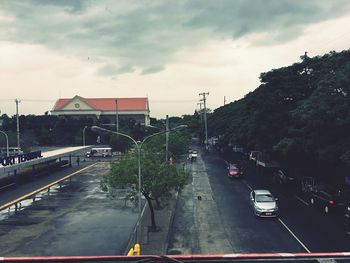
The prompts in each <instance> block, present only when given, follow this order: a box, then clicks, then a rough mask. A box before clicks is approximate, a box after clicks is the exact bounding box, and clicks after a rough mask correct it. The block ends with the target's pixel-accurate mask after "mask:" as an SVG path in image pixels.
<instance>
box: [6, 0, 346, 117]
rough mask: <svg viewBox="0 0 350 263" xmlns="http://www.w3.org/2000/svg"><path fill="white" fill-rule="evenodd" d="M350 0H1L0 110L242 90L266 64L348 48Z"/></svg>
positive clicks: (213, 97)
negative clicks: (77, 100) (60, 102)
mask: <svg viewBox="0 0 350 263" xmlns="http://www.w3.org/2000/svg"><path fill="white" fill-rule="evenodd" d="M349 25H350V1H348V0H334V1H328V0H324V1H321V0H309V1H295V0H294V1H293V0H288V1H287V0H269V1H266V0H221V1H220V0H217V1H209V0H207V1H206V0H191V1H190V0H188V1H186V0H183V1H162V0H152V1H147V0H142V1H141V0H139V1H126V0H125V1H123V0H119V1H114V0H99V1H97V0H60V1H53V0H51V1H49V0H27V1H14V0H0V92H1V97H0V110H1V113H2V114H3V113H6V114H8V115H12V114H14V112H15V103H14V99H15V98H19V99H21V101H22V102H21V104H20V112H21V113H22V114H43V113H44V112H45V111H47V110H50V109H51V108H52V107H53V104H54V102H55V100H57V99H58V98H71V97H73V96H75V95H79V96H82V97H144V96H148V98H149V100H150V108H151V116H152V117H164V116H165V115H166V114H169V115H171V116H175V115H177V116H180V115H182V114H192V113H193V112H194V110H195V109H196V108H197V102H198V99H199V96H198V93H200V92H209V93H210V94H209V96H208V107H209V108H211V109H215V108H217V107H220V106H221V105H223V103H224V96H226V100H227V102H232V101H234V100H237V99H240V98H242V97H243V96H244V95H245V94H247V93H248V92H250V91H252V90H254V89H255V88H256V87H257V86H258V85H259V74H260V73H261V72H266V71H269V70H271V69H273V68H278V67H281V66H287V65H290V64H292V63H294V62H298V61H299V57H300V56H301V55H302V54H303V53H304V52H305V51H308V54H309V55H310V56H316V55H322V54H324V53H326V52H329V51H330V50H336V51H341V50H344V49H349V48H350V45H349V44H350V30H349Z"/></svg>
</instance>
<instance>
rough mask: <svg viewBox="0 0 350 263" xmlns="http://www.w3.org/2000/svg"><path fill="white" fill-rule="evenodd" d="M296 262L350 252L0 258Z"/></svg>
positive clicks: (18, 259)
mask: <svg viewBox="0 0 350 263" xmlns="http://www.w3.org/2000/svg"><path fill="white" fill-rule="evenodd" d="M279 259H281V260H284V261H294V260H312V259H336V260H349V259H350V252H332V253H251V254H239V253H237V254H200V255H166V256H157V255H141V256H131V257H130V256H49V257H0V261H5V262H101V261H114V262H121V261H123V262H137V261H142V262H210V261H212V262H220V261H221V262H225V261H237V262H239V261H247V260H249V261H262V260H263V261H275V260H279Z"/></svg>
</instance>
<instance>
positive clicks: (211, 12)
mask: <svg viewBox="0 0 350 263" xmlns="http://www.w3.org/2000/svg"><path fill="white" fill-rule="evenodd" d="M349 10H350V1H348V0H335V1H328V0H324V1H321V0H309V1H295V0H288V1H287V0H269V1H266V0H250V1H249V0H235V1H232V0H221V1H219V0H218V1H212V0H188V1H175V0H174V1H160V0H159V1H156V0H152V1H151V0H149V1H147V0H145V1H127V0H124V1H123V0H120V1H113V0H101V1H96V0H75V1H74V0H69V1H68V0H60V1H54V0H52V1H49V0H32V1H12V0H11V1H10V0H8V1H0V11H1V13H4V14H6V15H8V16H10V17H12V18H13V19H12V20H11V19H10V20H9V21H8V22H5V23H2V24H0V31H2V32H6V33H5V34H4V33H3V34H2V35H1V37H2V39H3V40H9V41H15V42H25V43H36V44H43V45H46V46H47V47H49V48H52V49H59V50H61V51H63V52H65V53H66V54H69V55H77V56H83V57H94V58H96V59H98V60H99V61H105V63H106V65H105V66H103V67H102V68H100V69H99V70H98V72H97V74H100V75H104V76H106V75H112V76H114V75H118V74H122V73H126V72H131V71H134V70H140V72H141V73H142V74H150V73H155V72H159V71H161V70H163V69H164V68H165V66H166V64H167V63H169V62H171V60H172V59H173V56H174V54H175V53H176V52H177V51H179V50H181V49H183V48H187V47H196V45H199V44H201V43H202V42H203V41H206V40H209V39H225V38H227V39H230V38H234V39H237V38H240V37H243V36H247V35H249V34H251V33H261V32H273V33H274V34H273V35H269V39H266V40H261V39H260V40H259V42H256V43H252V44H259V45H261V44H264V45H272V44H275V43H281V42H287V41H290V40H292V39H294V38H296V37H297V36H298V35H300V33H301V32H302V30H303V29H304V27H305V26H307V25H310V24H312V23H316V22H320V21H324V20H327V19H332V18H335V17H338V16H341V15H343V14H345V13H346V12H349ZM9 28H11V29H12V30H8V29H9ZM111 60H114V61H116V65H118V66H116V65H114V64H110V63H109V61H111Z"/></svg>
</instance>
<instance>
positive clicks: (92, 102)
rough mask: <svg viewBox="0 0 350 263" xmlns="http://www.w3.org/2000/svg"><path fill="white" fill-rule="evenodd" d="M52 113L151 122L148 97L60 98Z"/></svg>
mask: <svg viewBox="0 0 350 263" xmlns="http://www.w3.org/2000/svg"><path fill="white" fill-rule="evenodd" d="M51 114H52V115H57V116H72V117H76V118H78V117H88V118H93V119H99V120H101V121H103V122H112V123H113V122H114V121H115V120H116V116H117V115H118V118H119V119H134V120H135V121H136V122H138V123H144V124H146V125H149V124H150V110H149V103H148V98H83V97H81V96H75V97H73V98H71V99H58V100H57V101H56V103H55V106H54V107H53V109H52V110H51Z"/></svg>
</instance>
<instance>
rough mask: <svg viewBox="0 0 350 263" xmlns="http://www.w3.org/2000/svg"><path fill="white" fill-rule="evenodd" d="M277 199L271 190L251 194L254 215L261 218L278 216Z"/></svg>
mask: <svg viewBox="0 0 350 263" xmlns="http://www.w3.org/2000/svg"><path fill="white" fill-rule="evenodd" d="M276 201H277V198H275V197H274V196H273V195H272V194H271V192H270V191H269V190H253V191H251V192H250V204H251V206H252V207H253V211H254V214H255V215H256V216H259V217H276V216H278V206H277V202H276Z"/></svg>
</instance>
